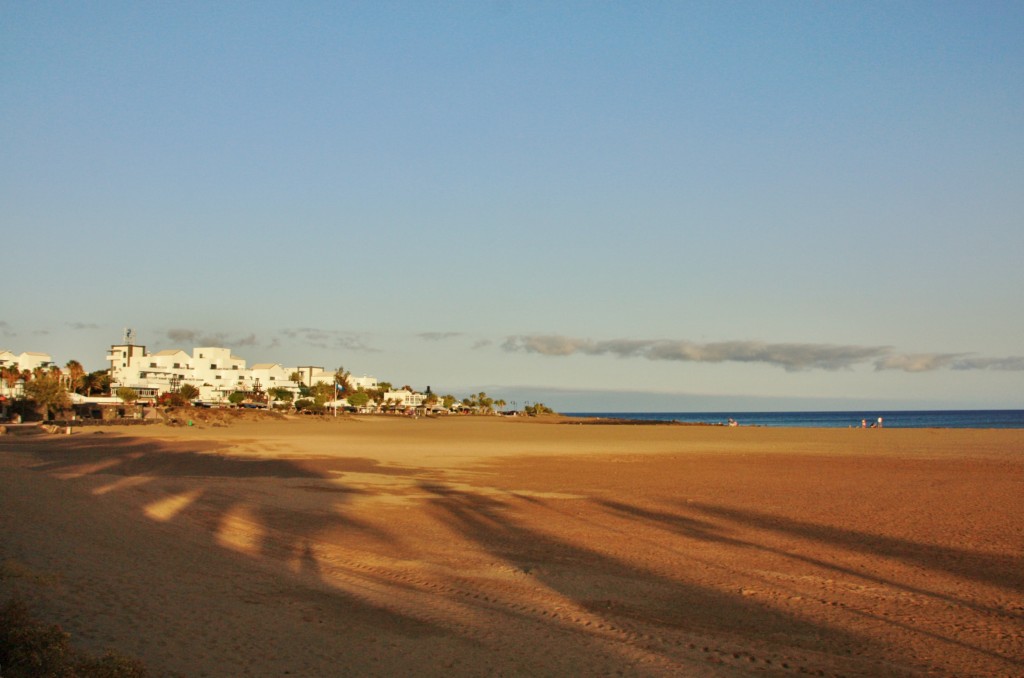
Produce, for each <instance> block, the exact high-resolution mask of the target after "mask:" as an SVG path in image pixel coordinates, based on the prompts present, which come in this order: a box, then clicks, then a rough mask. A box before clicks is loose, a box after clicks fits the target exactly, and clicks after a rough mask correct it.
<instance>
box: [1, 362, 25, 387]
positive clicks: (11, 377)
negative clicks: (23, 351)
mask: <svg viewBox="0 0 1024 678" xmlns="http://www.w3.org/2000/svg"><path fill="white" fill-rule="evenodd" d="M19 379H21V370H19V369H18V365H17V364H14V365H8V366H7V367H5V368H4V369H3V380H4V384H5V385H6V386H7V393H8V394H11V393H14V387H15V386H17V385H18V380H19Z"/></svg>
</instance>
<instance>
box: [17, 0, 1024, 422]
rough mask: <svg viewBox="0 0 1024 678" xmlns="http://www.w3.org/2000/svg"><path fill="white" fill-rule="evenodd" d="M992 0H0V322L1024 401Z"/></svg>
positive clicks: (1006, 77) (1012, 116)
mask: <svg viewBox="0 0 1024 678" xmlns="http://www.w3.org/2000/svg"><path fill="white" fill-rule="evenodd" d="M1021 35H1024V4H1022V3H1020V2H999V1H996V0H993V1H991V2H984V3H976V2H898V1H897V2H890V1H886V2H868V1H865V2H856V3H820V2H797V1H794V2H742V1H738V2H706V3H705V2H696V1H694V2H643V3H633V2H596V3H595V2H571V1H566V2H517V1H511V0H509V1H498V2H481V1H479V0H476V1H471V2H470V1H467V2H459V1H454V2H386V1H381V2H376V1H375V2H323V3H321V2H230V1H225V2H216V3H209V2H188V1H184V0H183V1H182V2H174V3H148V2H142V3H140V2H114V1H111V2H103V3H84V2H45V1H43V2H32V3H27V2H11V1H10V0H0V149H2V151H0V232H2V234H3V235H2V240H3V243H4V244H3V251H4V253H5V254H6V256H5V257H4V260H5V263H4V265H3V269H2V270H3V280H4V283H3V286H2V289H3V294H2V296H0V348H3V349H7V350H10V351H13V352H14V353H20V352H22V351H41V352H46V353H49V354H51V355H52V356H53V358H54V360H55V361H56V362H57V363H58V364H64V363H65V362H66V361H68V360H71V359H75V360H78V361H80V362H81V363H83V364H84V365H85V367H86V368H87V369H90V370H98V369H102V368H104V367H106V366H107V363H106V361H105V356H106V352H107V350H108V349H109V347H110V346H111V345H112V344H117V343H120V342H121V341H122V339H123V335H124V329H125V328H127V327H130V328H132V329H133V331H134V333H135V337H136V343H139V344H143V345H145V346H146V347H147V349H148V350H150V351H157V350H163V349H168V348H180V349H184V350H186V351H189V352H191V349H192V348H193V347H195V346H210V345H214V346H226V347H229V348H231V349H232V350H233V352H234V353H235V354H236V355H238V356H240V357H242V358H244V359H246V360H247V362H248V363H249V364H250V365H252V364H254V363H262V362H276V363H280V364H282V365H285V366H297V365H320V366H324V367H326V368H329V369H333V368H337V367H343V368H344V369H346V370H348V371H350V372H351V373H353V374H355V375H357V376H362V375H371V376H375V377H377V378H378V379H380V380H386V381H389V382H392V383H394V384H395V385H405V384H408V385H410V386H412V387H414V388H416V389H420V390H424V389H426V387H427V386H430V387H431V389H432V390H433V391H435V392H441V393H453V394H455V395H457V396H459V397H463V396H465V395H468V394H470V393H476V392H479V391H486V392H487V393H488V394H490V395H491V396H492V397H496V398H503V399H505V400H507V401H509V402H513V401H517V402H518V403H520V404H522V403H525V402H526V401H533V402H544V403H545V404H548V405H549V406H552V407H555V408H556V409H558V410H560V411H594V410H602V411H629V410H633V411H639V410H661V411H673V410H688V411H712V410H714V411H722V410H737V411H739V410H747V411H750V410H772V409H783V410H784V409H843V408H846V407H849V408H859V407H863V406H871V407H886V408H890V409H893V408H905V409H914V408H1022V407H1024V312H1022V310H1021V309H1022V308H1024V303H1022V302H1024V265H1022V262H1024V41H1022V40H1021V39H1020V36H1021Z"/></svg>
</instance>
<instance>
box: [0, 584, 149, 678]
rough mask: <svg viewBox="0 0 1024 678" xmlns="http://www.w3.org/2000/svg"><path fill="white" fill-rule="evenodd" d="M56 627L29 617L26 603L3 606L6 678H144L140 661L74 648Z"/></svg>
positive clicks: (1, 655)
mask: <svg viewBox="0 0 1024 678" xmlns="http://www.w3.org/2000/svg"><path fill="white" fill-rule="evenodd" d="M70 638H71V636H70V635H69V634H68V633H66V632H65V631H64V630H63V629H61V627H60V626H57V625H56V624H54V625H52V626H47V625H46V624H43V623H40V622H38V621H36V620H35V619H33V618H32V617H31V615H29V612H28V608H27V607H26V605H25V603H23V602H22V601H20V600H16V599H12V600H9V601H7V602H6V603H4V604H3V605H2V606H0V671H2V672H3V673H2V675H3V676H4V678H79V677H81V678H145V676H146V668H145V667H144V666H143V665H142V663H141V662H139V661H138V660H135V659H130V658H128V657H122V656H120V655H116V654H113V653H110V652H108V653H107V654H104V655H103V656H102V657H93V656H91V655H87V654H85V653H82V652H77V651H75V650H74V649H72V648H71V646H70V645H69V643H68V641H69V640H70Z"/></svg>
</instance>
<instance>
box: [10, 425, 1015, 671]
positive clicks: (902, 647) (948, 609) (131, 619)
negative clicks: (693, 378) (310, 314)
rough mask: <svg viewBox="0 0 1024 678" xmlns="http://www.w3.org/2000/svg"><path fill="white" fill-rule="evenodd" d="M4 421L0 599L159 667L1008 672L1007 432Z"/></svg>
mask: <svg viewBox="0 0 1024 678" xmlns="http://www.w3.org/2000/svg"><path fill="white" fill-rule="evenodd" d="M560 421H562V420H559V419H551V420H545V421H543V422H538V421H537V420H526V421H512V420H504V419H498V418H461V417H460V418H448V419H419V420H412V419H405V418H389V417H378V418H339V419H336V420H335V419H330V418H328V419H325V420H312V421H311V420H307V419H303V420H297V419H296V420H289V421H259V422H242V423H235V424H232V425H230V426H226V427H214V426H210V425H208V424H201V425H197V426H192V427H186V426H183V427H173V428H172V427H168V426H163V425H154V426H147V427H137V428H136V427H132V428H114V427H110V428H102V429H90V428H86V429H77V430H76V431H75V433H74V434H73V435H70V436H61V435H52V436H49V435H37V436H13V435H8V436H4V437H0V594H2V597H4V598H6V597H7V596H9V595H18V596H21V597H22V598H24V599H25V600H27V601H28V602H29V603H30V606H31V607H32V608H33V610H34V611H35V612H36V613H37V616H39V617H41V618H42V619H44V620H46V621H49V622H58V623H60V624H61V625H62V626H63V627H64V628H65V629H66V630H68V631H70V632H71V633H72V640H73V642H74V643H75V644H76V645H78V646H79V647H81V648H83V649H86V650H90V651H94V652H100V651H103V650H104V649H107V648H113V649H116V650H117V651H119V652H121V653H123V654H128V655H132V656H137V657H139V658H140V659H142V660H143V661H144V662H145V663H146V664H147V666H148V667H149V669H150V671H151V673H152V674H153V675H156V676H164V675H184V676H204V675H205V676H282V675H292V676H338V675H375V676H433V675H471V676H492V675H524V676H525V675H530V676H537V675H540V676H564V675H586V676H597V675H633V676H657V675H684V676H691V675H693V676H704V675H707V676H740V675H752V674H756V675H769V676H775V675H778V676H792V675H801V674H811V675H844V676H881V675H885V676H892V675H897V676H898V675H942V676H968V675H975V676H1019V675H1024V431H973V430H897V429H882V430H860V429H853V430H848V429H831V430H826V429H766V428H723V427H691V426H686V427H683V426H597V425H587V424H567V423H556V422H560Z"/></svg>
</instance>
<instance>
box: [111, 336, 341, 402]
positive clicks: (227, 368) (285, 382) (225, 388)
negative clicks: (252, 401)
mask: <svg viewBox="0 0 1024 678" xmlns="http://www.w3.org/2000/svg"><path fill="white" fill-rule="evenodd" d="M107 360H108V361H109V362H110V376H111V389H112V390H117V389H118V388H121V387H123V386H127V387H129V388H132V389H134V390H135V392H136V393H138V394H139V397H140V398H143V399H149V398H158V397H160V395H162V394H164V393H168V392H171V391H176V390H177V389H178V388H179V387H180V386H181V385H182V384H190V385H192V386H194V387H195V388H196V389H198V391H199V399H200V400H202V401H204V402H211V403H219V402H225V401H227V399H228V396H229V395H231V394H232V393H234V392H235V391H245V392H248V391H253V390H255V389H256V388H257V387H258V388H259V389H260V390H263V391H266V390H267V389H271V388H286V389H288V390H289V391H291V392H292V393H294V394H296V395H297V394H298V392H299V382H296V381H292V380H291V379H289V377H290V376H291V375H292V373H293V372H295V371H297V369H296V368H286V367H282V366H281V365H279V364H277V363H257V364H255V365H253V366H252V367H247V366H246V361H245V359H244V358H239V357H238V356H236V355H233V354H232V353H231V350H230V349H227V348H222V347H219V346H201V347H198V348H193V349H192V353H191V354H189V353H186V352H185V351H182V350H180V349H168V350H165V351H158V352H156V353H149V352H147V351H146V347H145V346H141V345H136V344H121V345H116V346H111V347H110V351H108V352H107ZM320 371H321V372H323V370H320ZM324 374H327V373H324ZM315 376H321V375H319V374H317V375H315ZM329 379H330V380H331V381H333V380H334V373H333V372H332V373H330V377H329ZM323 380H324V381H326V380H327V379H326V378H324V379H323Z"/></svg>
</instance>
